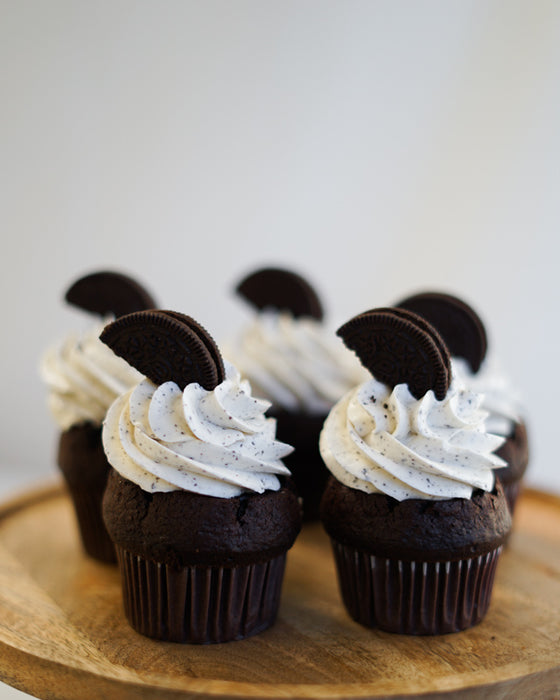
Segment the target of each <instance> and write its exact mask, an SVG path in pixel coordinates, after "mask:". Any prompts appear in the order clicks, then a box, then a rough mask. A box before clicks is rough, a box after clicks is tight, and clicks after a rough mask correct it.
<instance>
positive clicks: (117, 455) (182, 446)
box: [103, 362, 293, 498]
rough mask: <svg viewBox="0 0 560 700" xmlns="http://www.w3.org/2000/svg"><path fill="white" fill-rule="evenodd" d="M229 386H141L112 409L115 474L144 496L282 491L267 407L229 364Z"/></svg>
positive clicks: (280, 448) (109, 447) (109, 439)
mask: <svg viewBox="0 0 560 700" xmlns="http://www.w3.org/2000/svg"><path fill="white" fill-rule="evenodd" d="M225 369H226V375H225V379H224V381H223V382H221V383H220V384H218V385H217V386H216V387H215V388H214V389H213V390H211V391H208V390H206V389H204V388H203V387H201V386H200V385H199V384H197V383H192V384H187V386H186V387H185V389H184V390H182V391H181V389H180V388H179V386H178V385H177V384H176V383H175V382H171V381H170V382H165V383H163V384H160V385H156V384H154V383H153V382H152V381H150V380H149V379H144V380H142V381H141V382H140V383H139V384H137V385H136V386H135V387H133V388H132V389H131V390H129V391H128V392H126V393H125V394H124V395H122V396H120V397H119V398H118V399H117V400H116V401H115V402H114V403H113V405H112V406H111V407H110V409H109V411H108V413H107V416H106V419H105V421H104V425H103V446H104V449H105V453H106V455H107V459H108V461H109V462H110V464H111V465H112V466H113V468H114V469H116V471H118V472H119V473H120V474H121V475H122V476H123V477H125V478H126V479H128V480H129V481H132V482H134V483H135V484H137V485H138V486H140V488H142V489H143V490H144V491H148V492H167V491H175V490H181V489H182V490H185V491H192V492H195V493H199V494H204V495H208V496H217V497H222V498H231V497H234V496H238V495H240V494H241V493H243V492H257V493H262V492H264V491H265V490H272V491H277V490H278V489H279V488H280V481H279V479H278V476H280V475H289V474H290V472H289V470H288V469H287V468H286V467H285V466H284V464H283V462H282V458H283V457H285V456H286V455H288V454H289V453H290V452H292V449H293V448H292V447H290V446H289V445H286V444H284V443H282V442H279V441H277V440H276V439H275V436H276V421H275V420H274V419H273V418H268V417H266V415H265V411H266V410H267V409H268V408H269V407H270V403H269V402H268V401H265V400H262V399H257V398H254V397H253V396H252V393H251V386H250V384H249V382H248V381H247V380H242V379H241V376H240V374H239V372H238V371H237V370H236V368H235V367H234V366H233V365H232V364H230V363H228V362H226V363H225Z"/></svg>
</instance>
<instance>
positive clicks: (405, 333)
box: [337, 308, 451, 399]
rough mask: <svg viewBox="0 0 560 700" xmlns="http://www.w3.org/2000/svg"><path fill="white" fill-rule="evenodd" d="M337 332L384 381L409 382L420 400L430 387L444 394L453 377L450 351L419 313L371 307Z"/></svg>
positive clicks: (374, 374) (370, 369)
mask: <svg viewBox="0 0 560 700" xmlns="http://www.w3.org/2000/svg"><path fill="white" fill-rule="evenodd" d="M337 333H338V335H339V336H340V337H341V338H342V340H343V341H344V343H345V344H346V345H347V346H348V347H349V348H350V349H351V350H354V352H355V353H356V354H357V355H358V357H359V358H360V360H361V362H362V364H363V365H364V367H366V368H367V369H369V371H370V372H371V373H372V374H373V376H374V377H376V378H377V379H379V380H380V381H382V382H384V383H385V384H388V385H389V386H396V385H397V384H407V385H408V388H409V390H410V392H411V394H412V395H413V396H414V397H416V398H417V399H419V398H421V397H422V396H424V394H426V392H427V391H429V390H430V389H432V390H433V391H434V393H435V395H436V398H438V399H442V398H443V397H444V396H445V394H446V392H447V389H448V388H449V382H450V376H451V371H450V358H449V353H448V352H447V349H446V347H445V345H444V343H443V341H442V340H441V338H440V337H439V335H438V333H437V331H436V330H435V329H434V328H433V327H431V326H430V325H429V324H427V323H426V322H425V321H424V319H422V318H421V317H419V316H417V315H416V314H412V313H410V312H406V311H403V310H401V309H392V308H379V309H372V310H371V311H366V312H364V313H362V314H359V315H358V316H355V317H354V318H352V319H351V320H350V321H348V322H347V323H345V324H344V325H343V326H341V327H340V328H339V329H338V331H337Z"/></svg>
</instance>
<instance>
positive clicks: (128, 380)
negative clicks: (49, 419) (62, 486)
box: [40, 320, 142, 430]
mask: <svg viewBox="0 0 560 700" xmlns="http://www.w3.org/2000/svg"><path fill="white" fill-rule="evenodd" d="M106 322H107V320H106ZM104 325H105V323H100V324H98V325H96V326H94V327H93V328H90V329H88V330H87V331H86V332H84V333H81V334H80V333H74V334H71V335H69V336H68V337H67V338H66V339H65V340H63V341H62V342H61V343H59V344H58V345H56V346H53V347H51V348H49V349H48V350H47V352H46V353H45V355H44V356H43V358H42V361H41V365H40V374H41V377H42V379H43V380H44V382H45V383H46V385H47V388H48V391H49V395H48V399H47V401H48V406H49V409H50V411H51V413H52V415H53V417H54V420H55V421H56V423H57V425H58V426H59V427H60V429H61V430H68V429H69V428H70V427H72V426H73V425H77V424H79V423H82V422H85V421H88V422H91V423H93V424H95V425H99V426H101V423H102V421H103V418H105V414H106V412H107V409H108V408H109V406H110V405H111V404H112V403H113V401H114V400H115V398H116V397H117V396H119V395H120V394H122V393H123V392H124V391H126V390H127V389H129V388H130V387H131V386H133V385H134V384H136V383H137V382H139V381H140V379H141V378H142V375H141V374H140V373H139V372H138V371H137V370H136V369H134V368H133V367H131V366H130V365H129V364H128V362H126V361H125V360H123V359H122V358H121V357H118V356H117V355H115V353H114V352H113V351H112V350H111V349H110V348H109V347H108V346H107V345H105V344H104V343H102V342H101V341H100V340H99V335H100V333H101V331H102V330H103V328H104Z"/></svg>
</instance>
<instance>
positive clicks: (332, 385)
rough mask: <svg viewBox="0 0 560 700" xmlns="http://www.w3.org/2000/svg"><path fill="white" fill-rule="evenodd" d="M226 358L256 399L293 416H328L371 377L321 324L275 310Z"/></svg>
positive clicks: (234, 345)
mask: <svg viewBox="0 0 560 700" xmlns="http://www.w3.org/2000/svg"><path fill="white" fill-rule="evenodd" d="M223 353H224V356H225V357H227V358H228V359H229V360H230V361H232V362H233V363H234V364H235V365H236V366H237V367H238V368H239V370H240V371H241V372H242V374H243V376H245V377H247V379H249V381H250V382H251V386H252V387H253V391H254V393H255V395H257V396H262V397H264V398H266V399H268V400H269V401H271V402H272V404H273V406H274V408H276V409H283V410H287V411H292V412H297V411H299V412H303V413H309V414H316V415H320V414H326V413H327V412H328V411H329V409H330V408H331V407H332V405H333V404H334V403H335V401H337V400H338V399H339V398H340V396H342V394H344V393H346V392H347V391H348V390H349V389H350V388H351V387H353V386H356V385H357V384H358V383H359V382H361V381H363V380H364V377H365V376H367V375H366V374H365V370H364V368H363V367H362V365H361V364H360V363H359V361H358V360H357V358H356V356H355V355H354V353H352V352H350V351H349V350H348V348H346V347H345V345H344V344H343V342H342V341H341V340H340V339H339V338H338V337H337V336H336V335H335V334H334V333H333V334H329V333H328V332H327V330H326V329H325V326H324V325H323V324H322V323H321V322H319V321H317V320H316V319H313V318H307V317H305V318H294V317H293V316H292V315H291V314H290V313H288V312H279V311H277V310H273V309H265V310H263V311H261V312H260V313H259V314H258V315H257V316H256V317H255V318H254V319H253V321H252V323H251V324H249V325H248V326H247V327H246V328H245V330H244V332H243V333H242V334H241V335H239V336H238V337H237V338H235V339H233V340H232V341H230V342H229V343H226V344H225V346H224V348H223Z"/></svg>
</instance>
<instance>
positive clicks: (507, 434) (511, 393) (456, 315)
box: [398, 292, 529, 513]
mask: <svg viewBox="0 0 560 700" xmlns="http://www.w3.org/2000/svg"><path fill="white" fill-rule="evenodd" d="M398 306H399V307H401V308H405V309H409V310H410V311H413V312H415V313H417V314H420V315H421V316H422V317H424V318H425V319H426V320H427V321H429V322H430V323H431V324H432V325H433V326H434V327H435V328H436V329H437V330H438V332H439V334H440V335H441V336H442V338H443V339H444V341H445V343H446V345H447V347H448V348H449V352H450V353H451V362H452V366H453V373H454V375H456V377H457V379H458V381H460V382H462V383H464V384H465V385H466V386H467V387H468V388H469V389H471V390H472V391H473V392H474V393H477V394H482V395H483V397H484V398H483V400H482V408H483V409H484V410H485V411H487V412H488V417H487V419H486V428H487V430H488V432H490V433H493V434H495V435H501V436H502V437H503V438H504V442H503V444H502V446H501V447H500V448H499V449H498V451H497V454H498V455H499V456H500V457H502V458H503V459H504V461H505V462H506V466H504V467H501V468H500V469H497V470H496V476H497V477H498V478H499V480H500V481H501V482H502V486H503V487H504V493H505V495H506V498H507V501H508V504H509V507H510V510H511V512H512V513H513V511H514V509H515V504H516V501H517V499H518V496H519V492H520V489H521V484H522V479H523V476H524V474H525V471H526V470H527V465H528V462H529V448H528V439H527V425H526V420H525V418H524V417H523V415H524V409H523V406H522V403H521V401H520V398H519V395H518V394H517V392H516V391H515V390H514V388H513V386H512V384H511V382H510V380H509V379H508V377H507V376H506V374H505V373H504V371H503V369H502V368H501V367H500V365H499V363H498V361H497V359H496V358H495V357H493V356H490V355H489V353H488V352H487V336H486V331H485V328H484V325H483V323H482V321H481V319H480V317H479V316H478V314H477V313H476V312H475V311H474V309H472V308H471V307H470V306H469V305H468V304H466V303H465V302H464V301H462V300H461V299H458V298H457V297H454V296H452V295H450V294H442V293H439V292H425V293H422V294H415V295H414V296H410V297H408V298H407V299H405V300H403V301H402V302H400V303H399V304H398Z"/></svg>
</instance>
